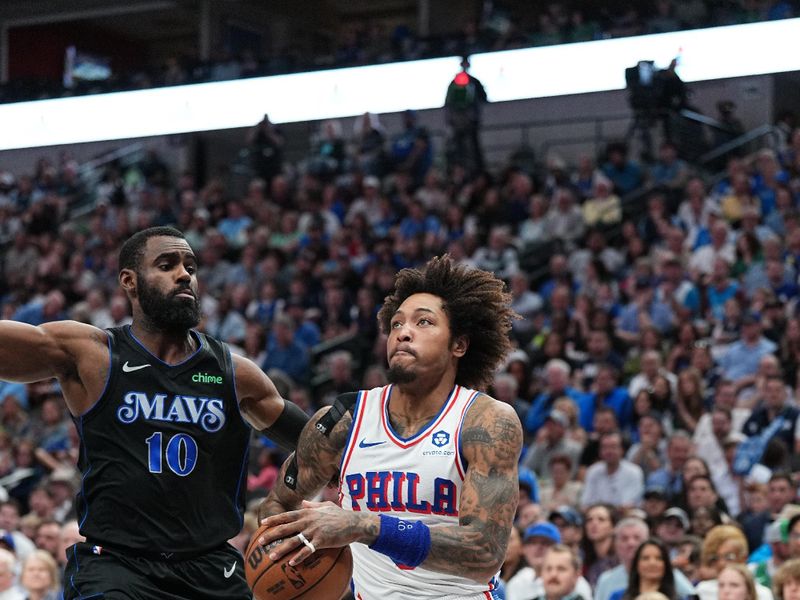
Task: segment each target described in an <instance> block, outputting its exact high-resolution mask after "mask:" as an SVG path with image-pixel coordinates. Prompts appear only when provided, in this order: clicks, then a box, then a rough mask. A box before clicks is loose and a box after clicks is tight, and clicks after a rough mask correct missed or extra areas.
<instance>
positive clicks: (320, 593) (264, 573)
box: [244, 525, 353, 600]
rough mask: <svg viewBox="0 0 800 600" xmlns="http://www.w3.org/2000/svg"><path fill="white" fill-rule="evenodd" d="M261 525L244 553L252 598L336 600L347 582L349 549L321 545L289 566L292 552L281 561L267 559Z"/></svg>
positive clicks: (245, 568)
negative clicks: (321, 547) (261, 541)
mask: <svg viewBox="0 0 800 600" xmlns="http://www.w3.org/2000/svg"><path fill="white" fill-rule="evenodd" d="M265 529H266V528H265V527H264V526H263V525H262V526H261V527H259V528H258V530H257V531H256V532H255V533H254V534H253V537H251V538H250V543H249V544H248V545H247V550H246V551H245V553H244V572H245V576H246V577H247V585H249V586H250V589H251V590H253V597H254V598H255V600H295V599H297V600H339V598H341V597H342V594H344V593H345V591H346V590H347V588H348V587H349V585H350V577H351V576H352V574H353V557H352V555H351V554H350V548H349V547H347V546H345V547H344V548H323V549H321V550H317V551H316V552H314V554H312V555H311V556H310V557H309V558H308V559H307V560H306V561H305V562H303V563H301V564H299V565H295V566H290V565H289V559H290V558H291V557H292V556H294V554H295V552H294V551H292V552H290V553H289V554H287V555H286V556H284V557H283V558H281V560H280V562H277V563H274V562H272V561H271V560H270V558H269V555H268V553H267V550H266V549H265V548H264V547H263V546H261V545H260V544H259V543H258V541H257V540H258V538H259V536H260V535H261V534H262V533H263V532H264V530H265Z"/></svg>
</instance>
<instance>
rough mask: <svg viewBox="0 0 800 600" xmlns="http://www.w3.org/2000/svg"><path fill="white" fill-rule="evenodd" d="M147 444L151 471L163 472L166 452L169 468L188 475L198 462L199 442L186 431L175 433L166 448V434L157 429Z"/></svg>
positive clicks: (176, 472)
mask: <svg viewBox="0 0 800 600" xmlns="http://www.w3.org/2000/svg"><path fill="white" fill-rule="evenodd" d="M145 443H146V444H147V458H148V462H147V464H148V467H149V469H150V472H151V473H161V472H162V471H163V466H162V465H163V462H164V461H163V458H164V455H165V454H166V458H167V461H166V462H167V467H169V470H170V471H172V472H173V473H175V474H176V475H180V476H181V477H186V476H187V475H188V474H189V473H191V472H192V471H193V470H194V466H195V463H197V442H195V441H194V438H193V437H192V436H190V435H187V434H185V433H178V434H176V435H173V436H172V437H171V438H170V439H169V441H168V442H167V445H166V451H165V450H164V435H163V434H162V432H160V431H156V432H155V433H154V434H153V435H151V436H150V437H149V438H147V439H146V440H145Z"/></svg>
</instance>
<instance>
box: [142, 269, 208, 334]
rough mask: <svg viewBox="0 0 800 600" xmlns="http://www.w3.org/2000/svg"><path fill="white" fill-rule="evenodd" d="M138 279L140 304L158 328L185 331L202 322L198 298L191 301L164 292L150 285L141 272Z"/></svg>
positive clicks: (178, 331) (172, 331)
mask: <svg viewBox="0 0 800 600" xmlns="http://www.w3.org/2000/svg"><path fill="white" fill-rule="evenodd" d="M137 280H138V283H139V286H138V294H139V306H141V308H142V312H143V313H144V314H145V315H146V316H147V318H148V319H150V321H151V322H152V323H153V325H155V326H156V327H157V328H158V329H160V330H162V331H167V332H170V333H185V332H187V331H189V330H190V329H191V328H192V327H196V326H197V324H198V323H200V302H199V301H198V300H197V298H195V299H194V300H191V301H189V300H187V299H182V298H176V297H175V296H174V295H172V294H169V295H167V294H162V293H161V292H160V291H159V290H157V289H156V288H155V287H152V286H150V285H148V284H147V282H146V281H145V279H144V277H143V276H142V275H140V274H137ZM187 289H188V288H187Z"/></svg>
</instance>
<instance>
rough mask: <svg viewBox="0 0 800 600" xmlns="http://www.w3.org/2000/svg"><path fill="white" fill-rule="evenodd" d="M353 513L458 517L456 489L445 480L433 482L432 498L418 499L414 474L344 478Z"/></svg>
mask: <svg viewBox="0 0 800 600" xmlns="http://www.w3.org/2000/svg"><path fill="white" fill-rule="evenodd" d="M345 481H346V483H347V489H348V491H349V492H350V499H351V501H352V508H353V510H354V511H360V510H362V509H366V510H369V511H373V512H385V511H389V510H391V511H400V512H404V511H408V512H411V513H420V514H434V515H447V516H451V517H455V516H458V487H457V486H456V484H455V483H454V482H452V481H450V480H449V479H444V478H443V477H437V478H436V479H434V480H433V498H432V501H428V500H425V499H421V498H420V489H424V485H423V484H424V482H422V481H420V476H419V474H418V473H412V472H404V471H367V472H366V473H363V474H362V473H352V474H350V475H347V476H346V477H345Z"/></svg>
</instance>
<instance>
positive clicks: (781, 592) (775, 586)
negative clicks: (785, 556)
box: [772, 558, 800, 600]
mask: <svg viewBox="0 0 800 600" xmlns="http://www.w3.org/2000/svg"><path fill="white" fill-rule="evenodd" d="M772 590H773V591H774V592H775V598H776V599H777V600H800V558H795V559H793V560H789V561H786V562H785V563H783V564H782V565H781V568H780V569H778V572H777V573H775V577H773V578H772Z"/></svg>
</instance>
